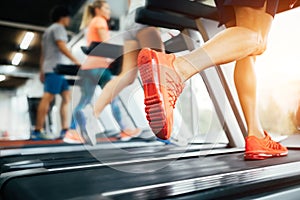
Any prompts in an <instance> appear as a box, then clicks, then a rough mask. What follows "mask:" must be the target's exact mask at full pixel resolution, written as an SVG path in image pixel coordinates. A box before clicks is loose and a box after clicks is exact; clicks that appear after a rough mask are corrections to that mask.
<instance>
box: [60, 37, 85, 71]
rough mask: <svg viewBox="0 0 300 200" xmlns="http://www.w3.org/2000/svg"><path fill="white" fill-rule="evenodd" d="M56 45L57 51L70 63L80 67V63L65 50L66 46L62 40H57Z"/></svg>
mask: <svg viewBox="0 0 300 200" xmlns="http://www.w3.org/2000/svg"><path fill="white" fill-rule="evenodd" d="M56 45H57V46H58V49H59V50H60V51H61V52H62V53H63V54H64V55H65V56H67V57H68V58H69V59H70V60H71V61H72V62H74V63H75V64H76V65H80V62H79V61H78V60H77V59H76V58H75V57H74V56H73V55H72V53H71V52H70V51H69V49H68V48H67V45H66V43H65V42H64V41H62V40H57V41H56Z"/></svg>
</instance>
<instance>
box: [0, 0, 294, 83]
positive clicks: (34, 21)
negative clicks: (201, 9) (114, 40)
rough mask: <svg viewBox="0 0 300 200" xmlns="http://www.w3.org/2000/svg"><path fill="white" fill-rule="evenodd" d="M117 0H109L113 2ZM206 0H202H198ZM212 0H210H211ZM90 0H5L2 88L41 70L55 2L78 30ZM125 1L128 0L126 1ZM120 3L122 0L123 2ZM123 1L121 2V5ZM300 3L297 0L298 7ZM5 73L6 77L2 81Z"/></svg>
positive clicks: (0, 32)
mask: <svg viewBox="0 0 300 200" xmlns="http://www.w3.org/2000/svg"><path fill="white" fill-rule="evenodd" d="M116 1H121V0H108V2H109V3H110V4H111V5H113V4H116V3H117V2H116ZM196 1H203V0H196ZM210 1H211V2H212V1H213V0H209V2H210ZM289 1H290V0H281V1H280V6H279V12H282V11H284V10H286V9H287V8H288V3H289ZM85 2H87V0H2V1H1V6H0V89H15V88H17V87H18V86H20V85H22V84H24V83H25V81H26V80H27V79H28V78H31V77H32V76H33V74H35V73H37V72H38V69H39V57H40V41H41V35H42V33H43V31H44V30H45V29H46V27H47V26H48V25H49V24H50V23H49V11H50V10H51V8H52V7H54V6H55V5H66V6H68V7H69V8H70V11H71V12H72V15H73V18H72V24H71V26H70V27H69V33H70V35H72V33H76V32H77V31H78V27H79V23H80V20H81V13H82V7H83V5H84V3H85ZM124 2H125V1H124ZM124 2H118V3H119V5H118V4H117V5H114V6H113V7H114V10H113V11H114V12H113V13H117V15H119V16H120V13H122V12H124V11H123V10H122V9H121V7H124V5H123V4H124ZM120 3H121V4H120ZM120 5H122V6H120ZM298 6H300V1H298V2H297V3H296V5H295V7H298ZM28 31H29V32H33V33H34V35H35V36H34V38H33V40H32V42H31V43H30V46H29V47H28V49H27V50H22V49H20V43H21V41H22V39H23V38H24V36H25V34H26V32H28ZM18 52H19V53H22V54H23V57H22V59H21V62H20V63H19V64H18V65H16V66H13V65H12V59H13V57H14V55H15V54H16V53H18ZM3 75H5V80H3V81H1V78H3V77H4V76H3Z"/></svg>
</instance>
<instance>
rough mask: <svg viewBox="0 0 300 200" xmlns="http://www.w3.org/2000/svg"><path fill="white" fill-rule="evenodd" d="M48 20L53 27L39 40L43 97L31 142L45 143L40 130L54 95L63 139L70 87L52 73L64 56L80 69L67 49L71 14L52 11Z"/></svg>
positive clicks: (64, 80)
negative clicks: (56, 97)
mask: <svg viewBox="0 0 300 200" xmlns="http://www.w3.org/2000/svg"><path fill="white" fill-rule="evenodd" d="M51 20H52V22H53V23H52V25H51V26H49V27H48V28H47V30H46V31H45V33H44V34H43V38H42V53H41V59H40V60H41V65H40V67H41V68H40V79H41V81H42V82H43V83H44V94H43V97H42V99H41V101H40V103H39V106H38V110H37V120H36V126H35V130H34V131H33V132H32V133H31V139H33V140H41V139H47V137H45V134H43V131H42V129H43V126H44V122H45V117H46V115H47V113H48V110H49V106H50V103H51V102H52V101H53V100H54V98H55V95H57V94H60V95H61V97H62V103H61V107H60V115H61V126H62V130H61V133H60V137H61V138H63V137H64V136H65V134H66V132H67V130H68V127H69V126H68V120H67V119H68V118H67V116H68V109H69V102H70V91H69V85H68V82H67V80H66V79H65V78H64V76H62V75H59V74H56V73H54V70H53V69H54V68H55V67H56V65H57V64H62V63H63V60H64V59H63V56H64V55H65V56H67V57H68V58H69V59H70V60H71V61H72V62H74V63H75V64H77V65H80V63H79V61H78V60H77V59H76V58H75V57H74V56H73V55H72V54H71V52H70V51H69V50H68V48H67V46H66V43H67V41H68V36H67V32H66V29H65V27H67V26H68V25H69V24H70V12H69V11H68V9H67V8H66V7H63V6H57V7H54V8H53V9H52V10H51Z"/></svg>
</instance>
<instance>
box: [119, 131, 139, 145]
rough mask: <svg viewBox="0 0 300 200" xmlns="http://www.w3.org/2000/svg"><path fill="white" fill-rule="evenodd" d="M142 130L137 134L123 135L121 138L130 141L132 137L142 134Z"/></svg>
mask: <svg viewBox="0 0 300 200" xmlns="http://www.w3.org/2000/svg"><path fill="white" fill-rule="evenodd" d="M142 132H143V131H142V130H140V131H139V132H137V134H135V135H128V136H123V137H120V140H121V141H124V142H126V141H129V140H131V139H132V138H137V137H139V136H140V135H141V134H142Z"/></svg>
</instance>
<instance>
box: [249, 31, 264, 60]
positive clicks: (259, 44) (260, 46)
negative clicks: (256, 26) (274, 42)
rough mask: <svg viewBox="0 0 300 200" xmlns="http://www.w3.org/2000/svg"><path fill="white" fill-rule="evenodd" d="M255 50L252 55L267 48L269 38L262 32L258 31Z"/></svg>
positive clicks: (254, 43)
mask: <svg viewBox="0 0 300 200" xmlns="http://www.w3.org/2000/svg"><path fill="white" fill-rule="evenodd" d="M253 46H254V49H255V50H254V52H253V54H252V55H255V56H256V55H261V54H263V53H264V52H265V51H266V49H267V39H266V38H264V37H263V36H262V35H261V34H260V33H256V35H255V38H254V40H253Z"/></svg>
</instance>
